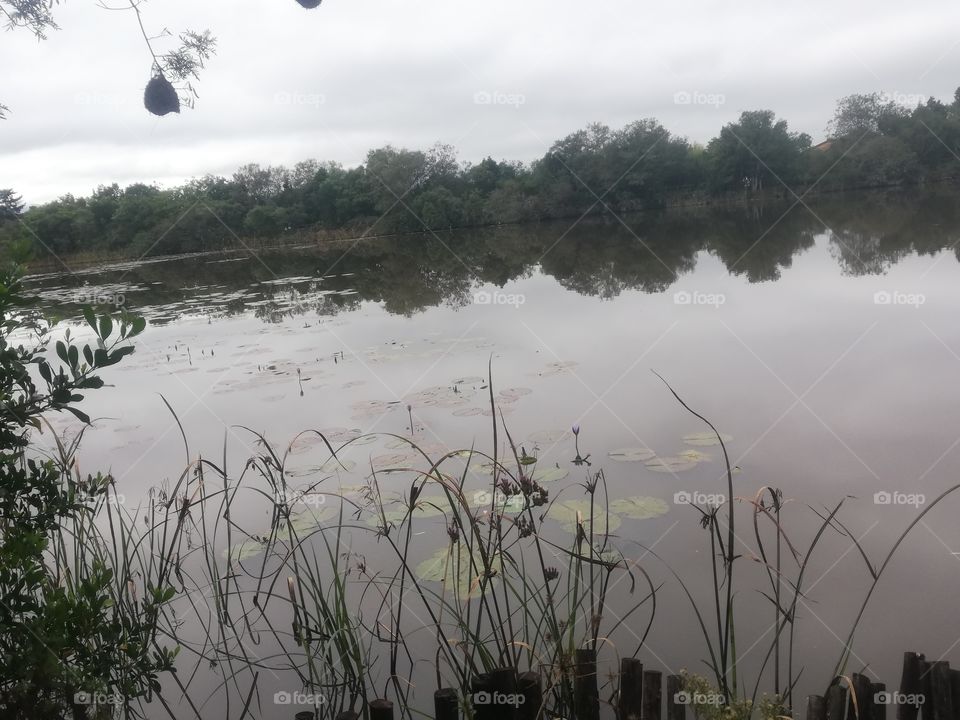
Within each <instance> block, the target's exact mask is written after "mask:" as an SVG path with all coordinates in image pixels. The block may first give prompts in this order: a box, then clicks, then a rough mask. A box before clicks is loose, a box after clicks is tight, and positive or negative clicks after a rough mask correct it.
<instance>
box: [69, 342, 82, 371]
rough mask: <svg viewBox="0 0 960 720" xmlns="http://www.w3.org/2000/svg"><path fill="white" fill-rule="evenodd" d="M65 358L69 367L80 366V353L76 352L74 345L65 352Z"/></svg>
mask: <svg viewBox="0 0 960 720" xmlns="http://www.w3.org/2000/svg"><path fill="white" fill-rule="evenodd" d="M67 358H68V359H69V362H70V367H72V368H75V367H76V366H77V365H79V364H80V351H79V350H77V346H76V345H71V346H70V348H69V349H68V350H67Z"/></svg>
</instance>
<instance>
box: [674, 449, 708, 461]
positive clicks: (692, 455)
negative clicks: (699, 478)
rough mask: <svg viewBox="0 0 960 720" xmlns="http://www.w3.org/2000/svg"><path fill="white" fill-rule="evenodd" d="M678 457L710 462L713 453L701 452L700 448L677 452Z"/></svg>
mask: <svg viewBox="0 0 960 720" xmlns="http://www.w3.org/2000/svg"><path fill="white" fill-rule="evenodd" d="M677 457H681V458H686V459H687V460H689V461H690V462H696V463H700V462H709V461H711V460H713V456H712V455H707V454H706V453H704V452H700V451H699V450H684V451H683V452H681V453H677Z"/></svg>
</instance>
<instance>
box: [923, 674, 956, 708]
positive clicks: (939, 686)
mask: <svg viewBox="0 0 960 720" xmlns="http://www.w3.org/2000/svg"><path fill="white" fill-rule="evenodd" d="M931 665H932V668H931V671H930V685H931V688H932V690H933V717H934V720H955V718H954V715H953V711H954V708H953V693H952V692H951V690H950V663H948V662H945V661H943V660H937V661H936V662H934V663H931ZM928 701H929V700H928ZM924 707H926V703H924Z"/></svg>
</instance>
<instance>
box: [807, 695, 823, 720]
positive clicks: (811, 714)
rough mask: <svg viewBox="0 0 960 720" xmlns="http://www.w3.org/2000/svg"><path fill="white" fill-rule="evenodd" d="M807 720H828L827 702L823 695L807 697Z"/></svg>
mask: <svg viewBox="0 0 960 720" xmlns="http://www.w3.org/2000/svg"><path fill="white" fill-rule="evenodd" d="M807 720H827V701H826V700H824V698H823V695H807Z"/></svg>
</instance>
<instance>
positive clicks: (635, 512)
mask: <svg viewBox="0 0 960 720" xmlns="http://www.w3.org/2000/svg"><path fill="white" fill-rule="evenodd" d="M669 510H670V507H669V506H668V505H667V503H666V502H665V501H663V500H661V499H660V498H655V497H647V496H645V495H634V496H633V497H628V498H620V499H618V500H613V501H611V502H610V512H614V513H617V514H618V515H623V516H624V517H628V518H633V519H634V520H647V519H648V518H655V517H660V516H661V515H666V514H667V512H669Z"/></svg>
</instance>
